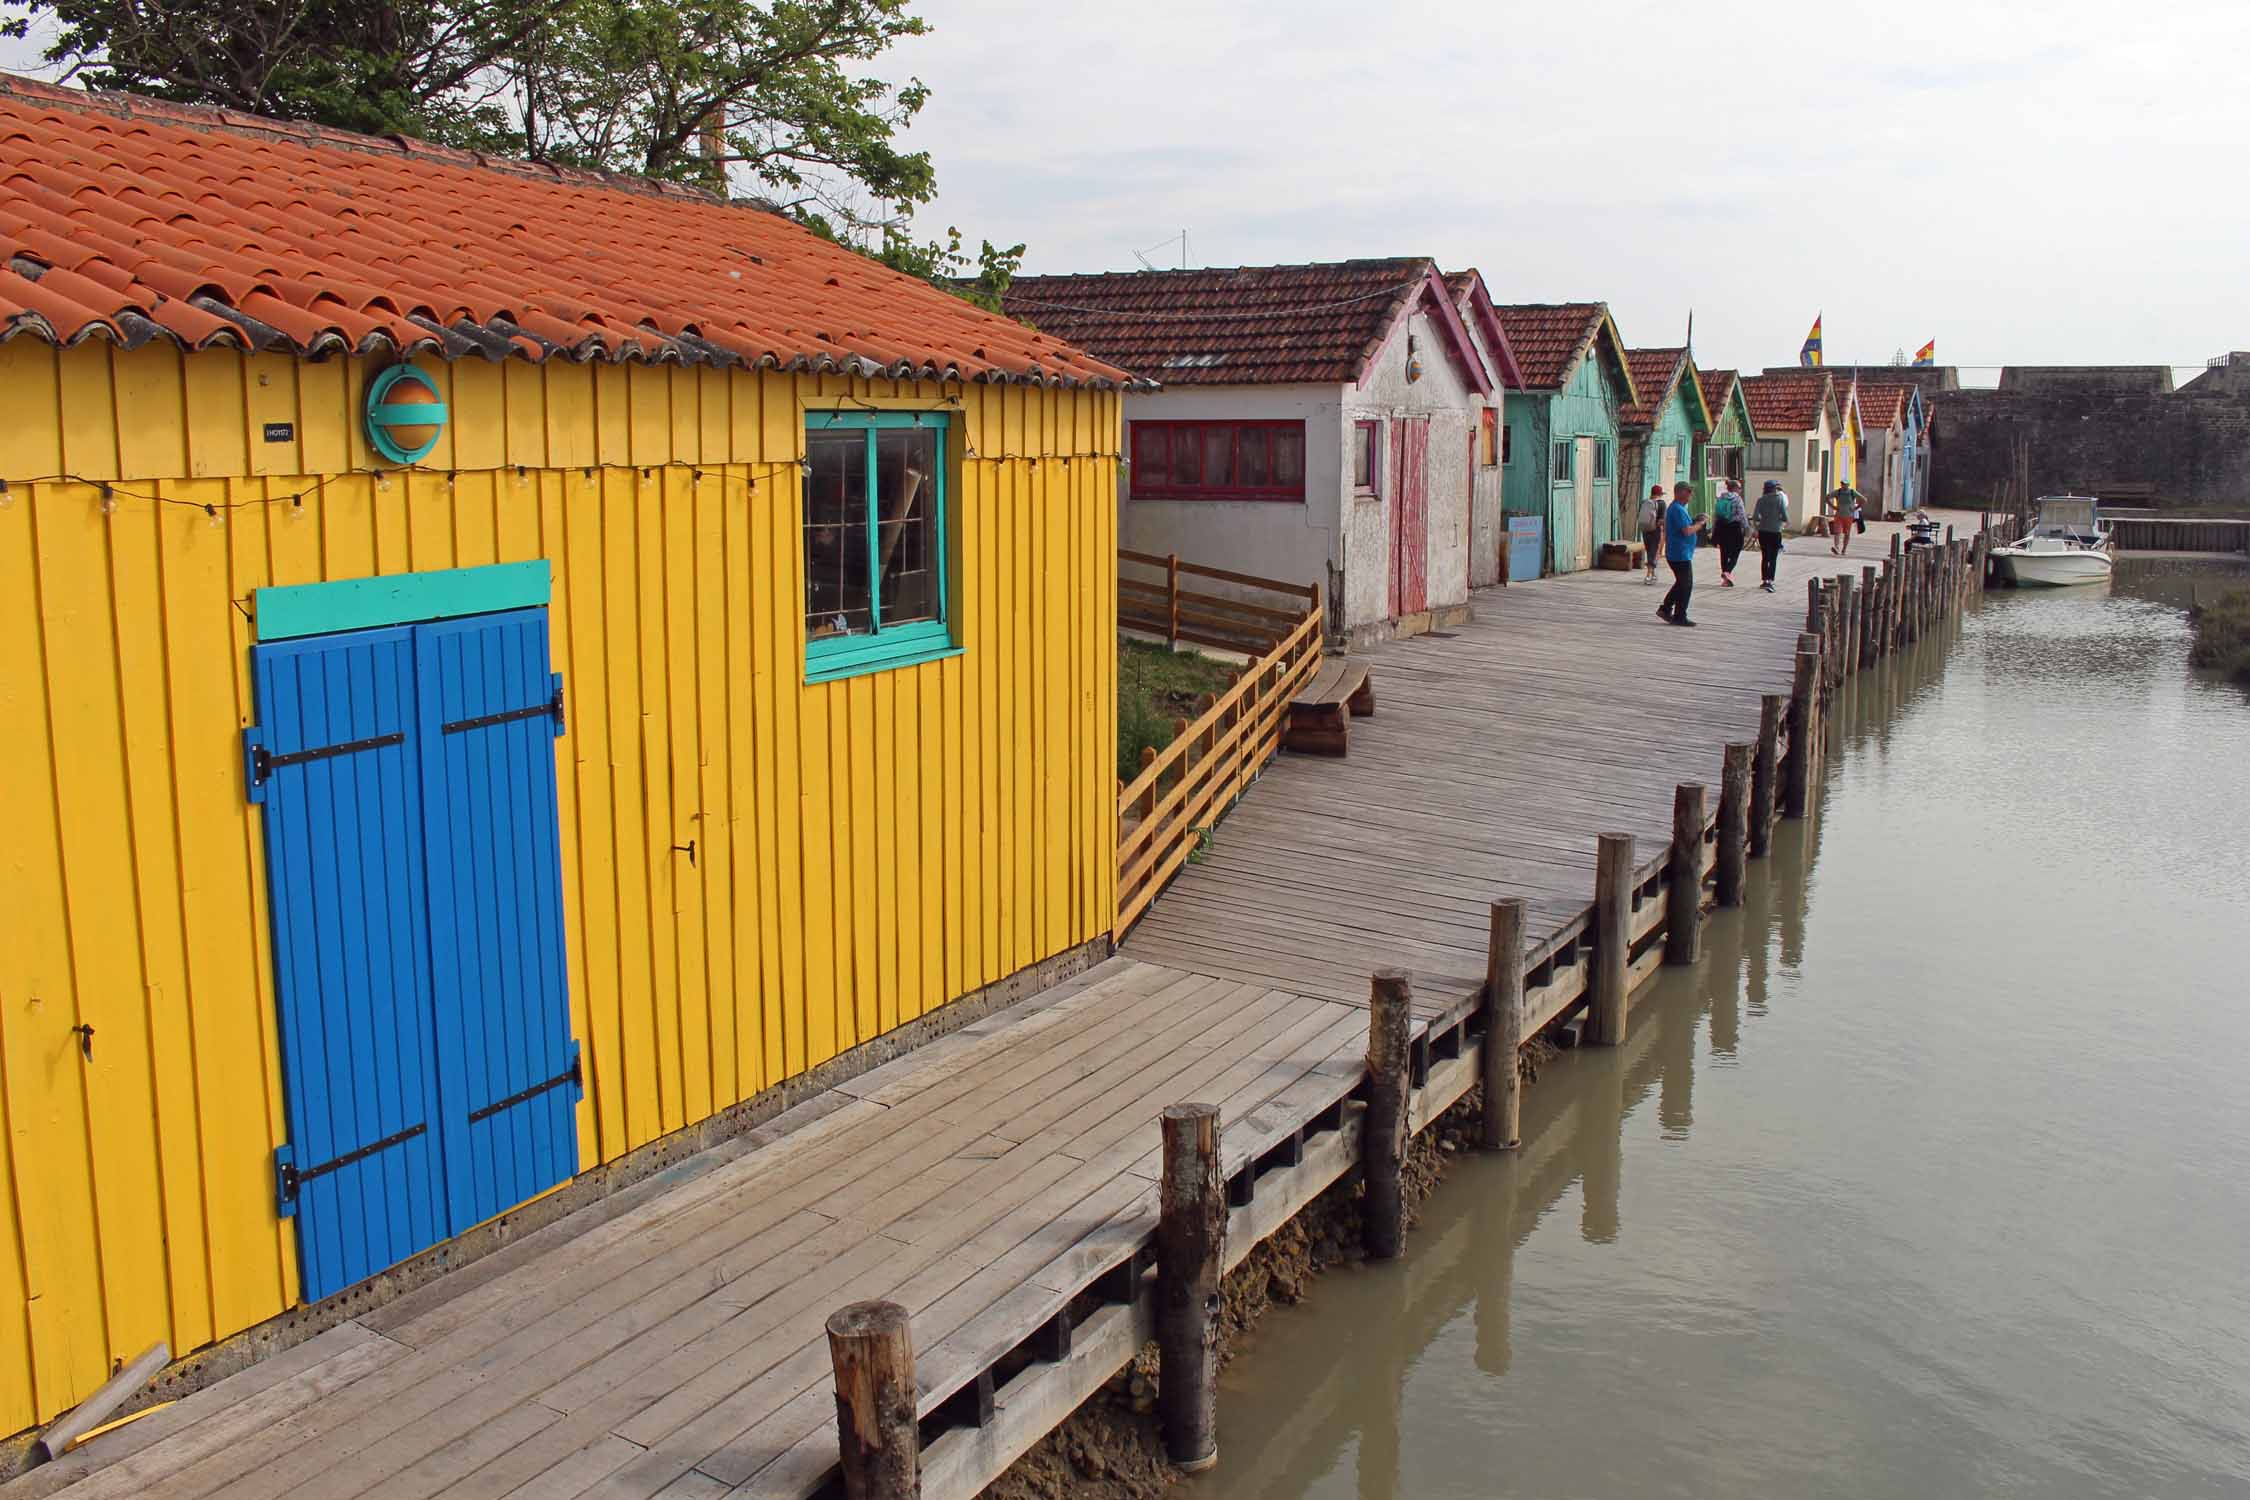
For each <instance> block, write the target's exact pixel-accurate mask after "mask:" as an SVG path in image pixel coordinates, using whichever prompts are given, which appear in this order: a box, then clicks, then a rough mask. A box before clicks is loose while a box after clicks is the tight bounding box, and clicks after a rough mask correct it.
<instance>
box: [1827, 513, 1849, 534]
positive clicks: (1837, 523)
mask: <svg viewBox="0 0 2250 1500" xmlns="http://www.w3.org/2000/svg"><path fill="white" fill-rule="evenodd" d="M1828 534H1829V535H1830V536H1850V535H1851V534H1852V518H1851V517H1850V516H1830V517H1829V518H1828Z"/></svg>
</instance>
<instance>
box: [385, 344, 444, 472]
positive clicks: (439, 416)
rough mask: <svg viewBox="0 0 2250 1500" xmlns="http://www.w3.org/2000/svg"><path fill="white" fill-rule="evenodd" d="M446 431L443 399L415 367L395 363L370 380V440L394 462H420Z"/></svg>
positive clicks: (426, 456) (428, 454) (427, 377)
mask: <svg viewBox="0 0 2250 1500" xmlns="http://www.w3.org/2000/svg"><path fill="white" fill-rule="evenodd" d="M444 431H445V401H444V398H443V397H441V396H439V394H438V388H437V384H436V382H434V381H432V380H431V379H430V377H429V376H427V375H425V374H423V373H422V372H421V371H420V370H418V369H416V368H415V367H414V366H412V365H410V364H397V365H392V366H391V367H390V368H389V369H387V370H385V371H384V372H383V373H382V374H380V375H378V376H376V377H375V379H374V380H373V381H372V382H370V383H369V385H368V387H367V441H368V443H369V445H370V446H372V447H373V448H374V450H375V451H376V452H377V453H380V454H381V455H383V457H385V458H387V459H389V460H390V461H391V462H392V463H394V464H418V463H420V462H421V461H422V460H423V459H425V458H428V457H429V456H430V450H431V449H433V448H435V447H437V441H438V438H439V436H440V435H442V434H443V433H444Z"/></svg>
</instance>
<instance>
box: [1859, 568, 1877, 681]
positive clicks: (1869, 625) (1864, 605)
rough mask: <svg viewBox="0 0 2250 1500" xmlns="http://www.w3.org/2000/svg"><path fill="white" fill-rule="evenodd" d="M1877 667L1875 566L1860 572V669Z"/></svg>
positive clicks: (1862, 569)
mask: <svg viewBox="0 0 2250 1500" xmlns="http://www.w3.org/2000/svg"><path fill="white" fill-rule="evenodd" d="M1874 665H1875V565H1874V564H1873V563H1869V564H1868V565H1867V566H1865V567H1863V568H1861V569H1860V570H1859V667H1860V670H1861V671H1863V672H1864V671H1866V670H1867V669H1868V668H1869V667H1872V666H1874Z"/></svg>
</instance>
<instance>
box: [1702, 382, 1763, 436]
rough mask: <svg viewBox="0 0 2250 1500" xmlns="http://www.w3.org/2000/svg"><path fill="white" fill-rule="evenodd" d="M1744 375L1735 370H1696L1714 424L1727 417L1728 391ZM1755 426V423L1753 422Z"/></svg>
mask: <svg viewBox="0 0 2250 1500" xmlns="http://www.w3.org/2000/svg"><path fill="white" fill-rule="evenodd" d="M1741 378H1742V377H1741V375H1739V374H1738V373H1736V372H1735V371H1733V370H1704V369H1698V370H1697V371H1696V372H1695V382H1696V384H1697V385H1700V386H1702V387H1703V404H1704V406H1705V407H1707V408H1709V410H1710V412H1711V422H1712V425H1714V426H1716V425H1717V424H1718V423H1720V422H1722V421H1724V420H1725V419H1726V413H1727V393H1728V392H1729V391H1730V390H1731V389H1732V388H1733V386H1734V383H1735V382H1736V381H1737V380H1740V379H1741ZM1751 425H1752V426H1753V427H1755V426H1756V424H1755V423H1753V424H1751Z"/></svg>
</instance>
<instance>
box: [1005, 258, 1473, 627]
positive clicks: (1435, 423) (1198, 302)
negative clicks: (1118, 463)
mask: <svg viewBox="0 0 2250 1500" xmlns="http://www.w3.org/2000/svg"><path fill="white" fill-rule="evenodd" d="M1467 275H1468V276H1471V277H1473V275H1474V273H1467ZM1006 310H1007V311H1008V312H1009V313H1010V314H1011V315H1013V316H1015V317H1017V318H1021V319H1023V320H1024V321H1026V322H1029V323H1032V324H1035V325H1036V326H1038V327H1039V328H1040V329H1042V330H1044V331H1047V332H1049V333H1052V334H1054V335H1056V336H1057V337H1060V338H1063V339H1067V340H1069V341H1070V342H1072V343H1074V344H1076V345H1077V346H1078V347H1080V348H1083V349H1086V350H1088V351H1089V352H1091V353H1093V354H1095V355H1097V356H1098V357H1100V358H1101V359H1103V360H1106V361H1108V362H1109V363H1111V364H1114V365H1117V366H1119V367H1121V368H1124V369H1127V370H1130V371H1132V372H1133V373H1134V374H1136V375H1139V376H1142V377H1144V378H1145V379H1148V380H1151V381H1155V382H1158V383H1159V384H1160V385H1161V386H1162V389H1160V390H1156V391H1143V392H1137V393H1135V394H1132V395H1130V396H1128V397H1127V398H1126V402H1125V425H1126V451H1127V454H1128V457H1129V459H1130V463H1129V467H1128V469H1127V472H1126V475H1125V477H1124V478H1123V479H1122V480H1121V482H1120V484H1119V487H1118V488H1119V494H1118V503H1119V541H1120V543H1121V545H1122V546H1124V547H1125V548H1127V549H1128V550H1132V551H1138V552H1149V553H1176V554H1178V555H1179V556H1180V557H1181V558H1182V559H1184V560H1188V561H1192V562H1198V563H1203V564H1206V565H1209V566H1213V567H1220V568H1227V569H1231V570H1234V571H1237V572H1242V573H1249V574H1255V575H1258V576H1260V577H1265V578H1273V579H1278V580H1281V581H1283V582H1288V583H1297V584H1313V583H1318V584H1320V585H1322V587H1323V588H1324V590H1325V591H1326V598H1327V600H1328V611H1329V625H1330V628H1331V630H1332V631H1333V632H1334V633H1337V634H1340V635H1343V636H1346V637H1348V638H1350V639H1352V640H1354V641H1356V642H1366V641H1371V640H1376V639H1380V638H1382V637H1384V636H1386V635H1391V634H1410V633H1413V632H1416V631H1421V630H1427V629H1429V628H1431V627H1432V626H1433V625H1440V624H1444V623H1447V622H1449V621H1458V620H1460V619H1462V618H1465V617H1466V614H1467V610H1468V599H1469V590H1470V588H1471V586H1472V584H1475V583H1484V582H1488V581H1491V579H1492V578H1493V577H1494V576H1495V573H1496V568H1495V566H1491V565H1488V566H1486V567H1484V568H1481V569H1480V568H1476V567H1474V566H1473V564H1472V557H1473V554H1474V548H1473V540H1472V539H1473V537H1474V536H1475V534H1476V530H1477V522H1478V520H1479V517H1478V515H1477V510H1478V505H1477V498H1476V497H1477V496H1478V495H1479V494H1480V493H1482V492H1483V490H1488V491H1490V492H1491V496H1492V498H1491V500H1490V502H1489V506H1488V508H1489V509H1491V510H1492V514H1490V515H1488V516H1485V517H1483V518H1482V519H1483V521H1484V523H1485V524H1484V530H1485V532H1486V533H1487V534H1488V541H1490V545H1491V546H1492V548H1494V549H1495V550H1494V558H1495V559H1496V558H1497V550H1496V548H1497V542H1496V541H1492V540H1491V539H1492V538H1496V537H1497V536H1498V535H1499V528H1500V524H1501V523H1500V520H1499V515H1498V508H1497V506H1498V501H1497V493H1498V492H1497V487H1496V485H1489V484H1488V485H1486V486H1484V487H1483V490H1480V488H1479V486H1478V484H1477V478H1478V475H1479V473H1480V471H1481V470H1484V469H1491V470H1493V471H1494V472H1495V473H1497V470H1498V466H1499V463H1500V449H1499V443H1500V433H1501V431H1502V422H1501V420H1500V415H1499V413H1500V405H1501V400H1502V392H1503V390H1504V389H1505V387H1506V386H1508V385H1511V384H1513V383H1515V379H1516V377H1515V373H1514V356H1513V355H1512V354H1511V353H1510V352H1509V349H1508V345H1507V340H1506V337H1505V336H1504V335H1503V334H1502V333H1501V330H1500V325H1499V322H1498V320H1497V319H1496V318H1494V317H1492V316H1491V302H1490V299H1489V298H1487V297H1485V296H1484V295H1483V292H1482V282H1481V280H1477V281H1474V282H1473V283H1472V282H1471V281H1469V280H1467V279H1463V278H1456V281H1455V284H1454V285H1453V286H1451V287H1449V286H1448V284H1447V279H1446V278H1445V277H1444V276H1443V275H1442V274H1441V273H1440V271H1439V269H1438V267H1437V265H1436V263H1435V262H1433V261H1430V260H1427V259H1421V258H1404V259H1396V260H1361V261H1344V262H1339V263H1336V264H1330V265H1304V266H1251V267H1239V268H1233V269H1218V270H1200V271H1136V272H1122V273H1115V274H1103V275H1090V276H1022V277H1018V278H1016V280H1015V281H1014V282H1013V283H1012V284H1011V285H1010V287H1009V289H1008V293H1007V300H1006ZM1480 320H1481V322H1482V326H1481V327H1480V326H1478V324H1479V321H1480ZM1488 413H1489V415H1487V414H1488ZM1493 561H1494V560H1493V559H1487V563H1488V564H1491V563H1492V562H1493Z"/></svg>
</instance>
